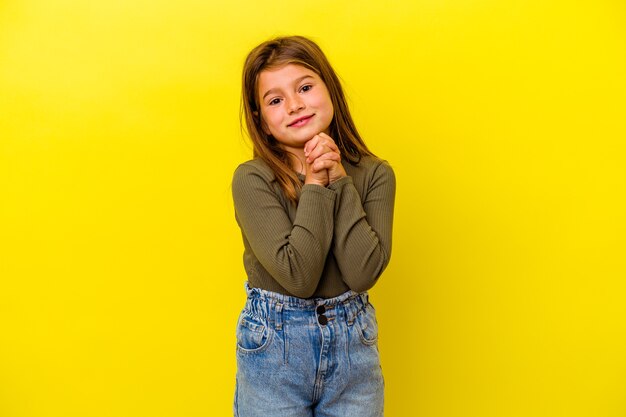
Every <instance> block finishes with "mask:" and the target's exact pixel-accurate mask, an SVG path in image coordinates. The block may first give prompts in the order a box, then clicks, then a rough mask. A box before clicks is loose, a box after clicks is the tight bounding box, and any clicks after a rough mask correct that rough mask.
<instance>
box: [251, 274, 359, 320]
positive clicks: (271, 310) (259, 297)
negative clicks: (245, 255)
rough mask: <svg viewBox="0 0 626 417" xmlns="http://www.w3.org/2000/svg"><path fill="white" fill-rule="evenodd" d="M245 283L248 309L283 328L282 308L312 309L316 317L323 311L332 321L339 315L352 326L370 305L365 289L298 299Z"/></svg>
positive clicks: (308, 310) (309, 310)
mask: <svg viewBox="0 0 626 417" xmlns="http://www.w3.org/2000/svg"><path fill="white" fill-rule="evenodd" d="M244 286H245V289H246V292H247V294H248V300H247V302H246V305H247V307H248V308H249V309H250V311H251V312H252V313H253V314H256V315H258V316H260V317H267V318H268V319H269V320H270V322H271V324H275V325H276V327H277V328H278V329H280V328H282V322H283V313H284V312H285V310H299V311H302V312H311V313H313V314H317V315H318V316H319V315H320V314H323V315H325V316H326V318H327V319H328V320H334V319H335V318H336V317H337V316H338V315H341V316H342V317H344V319H345V320H346V321H347V323H348V325H352V323H353V322H354V320H355V318H356V317H357V316H358V315H359V313H360V312H361V311H362V310H365V307H366V306H367V305H368V304H369V295H368V293H367V292H362V293H357V292H354V291H352V290H349V291H346V292H345V293H343V294H340V295H338V296H336V297H332V298H321V297H314V298H298V297H293V296H289V295H285V294H280V293H277V292H273V291H268V290H264V289H261V288H252V287H250V284H249V283H248V282H247V281H246V282H245V284H244ZM319 306H324V309H322V310H319V309H318V308H319Z"/></svg>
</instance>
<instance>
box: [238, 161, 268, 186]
mask: <svg viewBox="0 0 626 417" xmlns="http://www.w3.org/2000/svg"><path fill="white" fill-rule="evenodd" d="M253 177H256V178H259V179H262V180H263V181H265V182H267V183H271V182H273V181H274V180H275V179H276V176H275V175H274V171H272V170H271V168H270V167H269V166H267V164H266V163H265V161H263V160H262V159H260V158H254V159H251V160H249V161H246V162H244V163H242V164H239V166H237V168H236V169H235V173H234V174H233V185H235V184H237V183H240V182H246V181H248V180H250V179H251V178H253Z"/></svg>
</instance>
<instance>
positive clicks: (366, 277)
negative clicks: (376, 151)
mask: <svg viewBox="0 0 626 417" xmlns="http://www.w3.org/2000/svg"><path fill="white" fill-rule="evenodd" d="M329 188H331V189H334V190H335V191H336V192H337V200H336V205H335V230H334V242H333V247H332V251H333V254H334V256H335V259H336V260H337V265H338V266H339V269H340V271H341V274H342V276H343V280H344V282H345V283H346V285H347V286H348V287H349V288H350V289H351V290H353V291H355V292H363V291H367V290H369V289H370V288H372V287H373V286H374V284H375V283H376V281H377V280H378V277H380V275H381V274H382V272H383V271H384V270H385V268H386V267H387V264H388V263H389V259H390V258H391V238H392V229H393V211H394V202H395V193H396V178H395V174H394V172H393V169H392V168H391V166H390V165H389V164H388V163H387V162H384V161H383V162H382V163H381V164H380V165H378V166H377V167H376V169H375V172H374V174H373V176H372V178H371V180H370V181H369V184H368V186H367V189H366V190H364V193H366V196H365V199H364V200H363V202H362V200H361V196H360V195H359V192H358V191H357V189H356V188H355V186H354V183H353V181H352V177H350V176H346V177H344V178H341V179H340V180H337V181H336V182H334V183H333V184H331V185H330V186H329Z"/></svg>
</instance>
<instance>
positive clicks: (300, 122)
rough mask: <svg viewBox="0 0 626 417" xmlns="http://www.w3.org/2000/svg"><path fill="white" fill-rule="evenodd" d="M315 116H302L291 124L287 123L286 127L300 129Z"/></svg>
mask: <svg viewBox="0 0 626 417" xmlns="http://www.w3.org/2000/svg"><path fill="white" fill-rule="evenodd" d="M313 116H315V114H310V115H308V116H302V117H299V118H297V119H296V120H294V121H293V122H291V123H289V124H288V125H287V127H300V126H304V125H305V124H307V123H308V121H309V120H310V119H311V118H312V117H313Z"/></svg>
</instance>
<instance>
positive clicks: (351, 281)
mask: <svg viewBox="0 0 626 417" xmlns="http://www.w3.org/2000/svg"><path fill="white" fill-rule="evenodd" d="M389 260H390V256H389V254H387V253H383V252H382V251H381V252H380V256H376V257H369V258H367V259H366V260H365V262H364V264H363V265H362V267H361V268H354V269H351V270H350V271H348V272H347V273H346V274H344V282H345V283H346V285H348V287H350V289H351V290H352V291H354V292H357V293H362V292H365V291H368V290H370V289H371V288H372V287H374V285H375V284H376V283H377V282H378V279H379V278H380V276H381V275H382V274H383V272H384V271H385V269H386V268H387V265H388V264H389Z"/></svg>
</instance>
